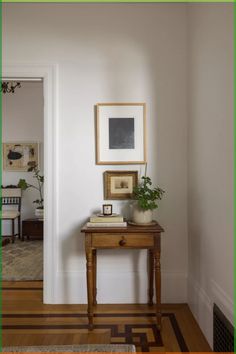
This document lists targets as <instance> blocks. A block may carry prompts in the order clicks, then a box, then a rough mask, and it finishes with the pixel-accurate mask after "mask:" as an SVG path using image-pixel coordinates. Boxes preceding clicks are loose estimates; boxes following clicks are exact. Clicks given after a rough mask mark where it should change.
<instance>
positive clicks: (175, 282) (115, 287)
mask: <svg viewBox="0 0 236 354" xmlns="http://www.w3.org/2000/svg"><path fill="white" fill-rule="evenodd" d="M56 284H57V286H56V292H55V302H54V303H56V304H86V303H87V287H86V274H85V272H58V273H57V276H56ZM97 288H98V295H97V300H98V303H103V304H105V303H107V304H108V303H109V304H112V303H116V304H118V303H146V302H147V274H146V273H145V272H142V273H140V272H139V273H138V272H131V271H130V272H119V273H114V272H103V273H101V272H100V274H98V281H97ZM162 302H164V303H183V302H184V303H185V302H187V276H186V274H185V273H177V272H176V273H172V272H162Z"/></svg>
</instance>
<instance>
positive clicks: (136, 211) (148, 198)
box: [132, 173, 165, 224]
mask: <svg viewBox="0 0 236 354" xmlns="http://www.w3.org/2000/svg"><path fill="white" fill-rule="evenodd" d="M164 193H165V191H164V190H163V189H161V188H159V187H152V181H151V178H150V177H147V176H146V173H145V176H142V177H141V182H140V183H139V184H138V185H137V186H136V187H134V190H133V199H134V200H136V201H137V202H136V204H135V205H134V206H133V220H132V221H133V222H135V223H136V224H148V223H151V222H152V211H153V210H154V209H156V208H158V204H157V200H161V199H162V196H163V194H164Z"/></svg>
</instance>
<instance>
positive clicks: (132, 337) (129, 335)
mask: <svg viewBox="0 0 236 354" xmlns="http://www.w3.org/2000/svg"><path fill="white" fill-rule="evenodd" d="M155 316H156V315H155V313H121V314H117V313H116V314H112V313H109V314H104V313H96V314H94V317H98V318H99V317H107V318H108V317H155ZM47 317H49V318H59V317H61V318H63V317H64V318H86V317H87V314H86V313H84V314H81V313H78V314H74V313H73V314H63V313H55V314H52V313H50V314H45V313H44V314H28V313H24V314H14V313H13V314H2V318H47ZM162 317H168V318H169V320H170V323H171V325H172V328H173V331H174V333H175V337H176V340H177V342H178V345H179V348H180V350H181V351H182V352H189V350H188V347H187V345H186V342H185V340H184V337H183V335H182V332H181V330H180V327H179V324H178V322H177V319H176V317H175V314H174V313H163V314H162ZM137 328H143V329H151V330H152V333H153V337H154V339H155V340H154V341H152V342H148V338H147V335H146V333H133V329H137ZM2 329H3V330H22V329H25V330H27V329H35V330H37V329H38V330H40V329H41V330H45V329H46V330H50V329H88V325H86V324H83V325H82V324H78V325H76V324H64V325H46V324H45V325H44V324H42V325H3V326H2ZM94 329H108V330H110V331H111V337H116V338H119V337H122V338H125V343H126V344H134V345H136V346H140V347H141V350H142V351H143V352H148V351H149V348H150V347H162V346H163V342H162V338H161V334H160V331H159V330H158V329H157V326H156V325H155V324H124V332H119V330H118V325H112V324H101V325H100V324H95V325H94ZM111 344H120V342H116V341H114V342H113V341H112V338H111Z"/></svg>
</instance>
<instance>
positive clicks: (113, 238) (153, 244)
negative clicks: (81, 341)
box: [81, 223, 164, 330]
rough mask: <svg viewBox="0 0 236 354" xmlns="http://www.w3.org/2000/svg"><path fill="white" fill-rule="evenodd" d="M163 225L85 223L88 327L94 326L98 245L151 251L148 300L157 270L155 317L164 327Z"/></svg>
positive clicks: (150, 303)
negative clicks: (111, 225)
mask: <svg viewBox="0 0 236 354" xmlns="http://www.w3.org/2000/svg"><path fill="white" fill-rule="evenodd" d="M163 231H164V230H163V228H162V227H161V226H160V225H159V224H158V223H157V224H156V225H154V226H131V225H128V226H127V227H124V228H120V227H119V228H118V227H117V228H110V227H106V228H91V227H90V228H88V227H86V226H84V227H83V228H82V230H81V232H84V233H85V250H86V260H87V296H88V320H89V329H90V330H92V329H93V306H94V305H95V304H96V303H97V302H96V294H97V290H96V278H97V266H96V264H97V255H96V253H97V249H147V250H148V254H149V275H148V283H149V289H148V304H149V305H153V278H154V274H155V289H156V319H157V327H158V329H161V263H160V255H161V233H162V232H163Z"/></svg>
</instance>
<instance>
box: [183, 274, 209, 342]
mask: <svg viewBox="0 0 236 354" xmlns="http://www.w3.org/2000/svg"><path fill="white" fill-rule="evenodd" d="M188 305H189V307H190V309H191V311H192V313H193V315H194V317H195V318H196V320H197V322H198V325H199V326H200V328H201V330H202V331H203V333H204V335H205V337H206V339H207V341H208V343H209V345H210V346H211V348H213V304H212V301H211V299H210V297H209V296H208V294H207V293H206V292H205V290H204V289H203V288H202V287H201V286H200V284H199V283H198V282H197V281H196V280H195V279H193V278H192V276H191V275H189V276H188Z"/></svg>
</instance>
